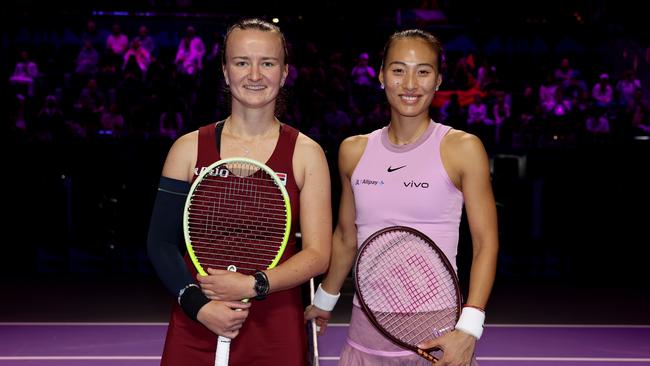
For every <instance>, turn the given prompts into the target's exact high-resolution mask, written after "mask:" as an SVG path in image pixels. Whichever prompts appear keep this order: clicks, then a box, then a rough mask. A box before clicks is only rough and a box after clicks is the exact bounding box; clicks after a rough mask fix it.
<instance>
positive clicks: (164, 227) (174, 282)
mask: <svg viewBox="0 0 650 366" xmlns="http://www.w3.org/2000/svg"><path fill="white" fill-rule="evenodd" d="M189 190H190V184H189V183H188V182H184V181H181V180H177V179H171V178H167V177H161V178H160V185H159V186H158V194H157V196H156V201H155V203H154V206H153V213H152V214H151V223H150V224H149V236H148V238H147V252H148V254H149V259H150V260H151V263H152V264H153V266H154V268H155V269H156V272H157V273H158V277H160V279H161V281H162V282H163V284H164V285H165V286H166V287H167V289H168V290H169V291H170V292H171V293H172V295H174V297H176V296H178V293H179V292H180V290H181V289H182V288H183V287H185V286H186V285H188V284H190V283H195V282H196V281H195V280H194V278H192V275H191V274H190V271H189V270H188V269H187V267H186V266H185V262H184V261H183V254H184V251H182V249H181V248H184V245H183V243H184V241H185V238H184V236H183V210H184V209H185V199H186V197H187V193H188V192H189Z"/></svg>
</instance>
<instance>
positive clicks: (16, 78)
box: [9, 51, 38, 97]
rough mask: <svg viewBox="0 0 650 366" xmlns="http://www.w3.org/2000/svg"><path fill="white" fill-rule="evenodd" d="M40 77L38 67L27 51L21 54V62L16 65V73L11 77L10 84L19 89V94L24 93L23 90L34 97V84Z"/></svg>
mask: <svg viewBox="0 0 650 366" xmlns="http://www.w3.org/2000/svg"><path fill="white" fill-rule="evenodd" d="M37 77H38V66H36V63H35V62H34V61H32V60H30V59H29V53H28V52H27V51H21V52H20V60H18V62H17V63H16V67H15V69H14V73H13V74H12V75H11V76H10V77H9V82H10V83H11V84H12V85H14V86H15V87H17V89H18V92H19V93H22V92H23V89H24V91H26V92H27V95H28V96H30V97H33V96H34V82H35V80H36V78H37Z"/></svg>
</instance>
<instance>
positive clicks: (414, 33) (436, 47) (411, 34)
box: [381, 29, 443, 71]
mask: <svg viewBox="0 0 650 366" xmlns="http://www.w3.org/2000/svg"><path fill="white" fill-rule="evenodd" d="M406 38H418V39H421V40H423V41H424V42H426V43H427V44H428V45H429V47H431V49H432V50H433V52H435V54H436V65H435V67H436V70H437V71H439V70H440V62H441V60H442V52H443V49H442V43H440V41H439V40H438V38H436V36H434V35H433V34H431V33H429V32H427V31H424V30H421V29H408V30H403V31H400V32H396V33H394V34H393V35H392V36H390V38H389V39H388V41H387V42H386V45H385V46H384V58H383V59H382V62H381V63H382V66H381V67H382V68H384V66H385V65H386V57H388V51H390V47H391V46H392V45H393V42H394V41H396V40H398V39H406Z"/></svg>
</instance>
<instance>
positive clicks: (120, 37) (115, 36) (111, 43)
mask: <svg viewBox="0 0 650 366" xmlns="http://www.w3.org/2000/svg"><path fill="white" fill-rule="evenodd" d="M128 47H129V38H128V37H127V36H126V35H125V34H123V33H122V30H121V29H120V25H119V24H118V23H115V24H113V31H112V32H111V34H110V35H109V36H108V38H106V48H107V49H108V51H109V52H111V53H112V54H114V55H117V56H120V57H121V56H122V55H124V53H125V52H126V50H127V48H128Z"/></svg>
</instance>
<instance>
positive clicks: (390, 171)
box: [388, 165, 406, 173]
mask: <svg viewBox="0 0 650 366" xmlns="http://www.w3.org/2000/svg"><path fill="white" fill-rule="evenodd" d="M404 167H406V165H402V166H399V167H397V168H391V167H390V166H389V167H388V172H389V173H392V172H394V171H396V170H400V169H402V168H404Z"/></svg>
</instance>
